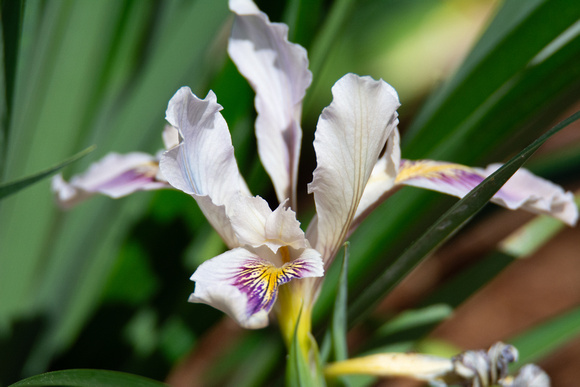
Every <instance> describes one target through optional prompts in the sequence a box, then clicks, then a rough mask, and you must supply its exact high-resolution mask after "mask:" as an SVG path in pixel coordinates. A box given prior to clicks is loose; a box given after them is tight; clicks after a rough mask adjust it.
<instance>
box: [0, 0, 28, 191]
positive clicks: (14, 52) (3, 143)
mask: <svg viewBox="0 0 580 387" xmlns="http://www.w3.org/2000/svg"><path fill="white" fill-rule="evenodd" d="M0 7H1V10H0V25H1V26H2V28H1V30H2V31H1V35H0V50H1V54H0V57H1V58H2V63H1V65H2V73H1V75H0V90H1V91H0V93H1V95H2V96H3V97H4V98H3V99H2V102H1V106H0V181H2V180H3V179H2V177H3V175H4V166H5V165H6V164H5V162H6V151H7V146H8V138H9V134H10V133H9V130H10V121H11V119H12V108H13V103H14V84H15V80H16V64H17V62H18V49H19V43H20V31H21V28H22V15H23V9H24V2H23V1H16V0H12V1H11V0H5V1H2V2H1V4H0Z"/></svg>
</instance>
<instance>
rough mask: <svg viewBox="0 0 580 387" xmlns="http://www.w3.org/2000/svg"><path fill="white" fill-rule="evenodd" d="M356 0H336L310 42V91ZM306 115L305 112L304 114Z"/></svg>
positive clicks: (314, 86) (305, 103)
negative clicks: (311, 78)
mask: <svg viewBox="0 0 580 387" xmlns="http://www.w3.org/2000/svg"><path fill="white" fill-rule="evenodd" d="M355 2H356V0H337V1H335V2H334V4H333V5H332V8H331V10H330V13H329V15H328V17H327V18H326V20H325V22H324V24H323V26H322V27H321V29H320V31H319V33H318V35H317V37H316V39H315V40H314V41H313V42H312V47H311V49H310V52H309V58H310V66H309V68H310V71H312V74H313V80H312V85H311V86H310V87H311V89H315V88H316V82H317V79H318V78H319V75H320V72H321V71H322V67H323V66H324V61H325V60H326V59H327V57H328V52H329V51H330V49H331V48H332V45H333V43H334V42H335V41H336V36H337V35H338V34H339V33H340V31H341V28H342V26H343V25H344V23H345V21H346V20H348V17H349V15H350V12H351V10H352V8H353V7H354V4H355ZM312 94H313V93H312V90H311V92H309V93H308V94H307V95H306V99H305V101H304V106H305V107H308V106H310V105H311V104H310V103H309V98H310V96H311V95H312ZM305 114H306V112H305Z"/></svg>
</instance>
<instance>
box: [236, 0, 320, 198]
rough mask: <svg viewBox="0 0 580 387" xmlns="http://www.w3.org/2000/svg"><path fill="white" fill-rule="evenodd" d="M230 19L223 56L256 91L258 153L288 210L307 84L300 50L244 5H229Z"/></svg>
mask: <svg viewBox="0 0 580 387" xmlns="http://www.w3.org/2000/svg"><path fill="white" fill-rule="evenodd" d="M230 9H231V10H232V11H233V12H235V14H236V19H235V22H234V26H233V29H232V35H231V38H230V41H229V46H228V53H229V55H230V57H231V58H232V60H233V61H234V63H235V64H236V66H237V67H238V70H239V71H240V73H241V74H242V75H243V76H244V77H245V78H246V79H247V80H248V81H249V82H250V84H251V85H252V88H253V89H254V91H255V92H256V100H255V105H256V111H257V112H258V118H257V119H256V137H257V139H258V152H259V154H260V159H261V160H262V164H263V165H264V168H265V169H266V172H268V174H269V175H270V178H271V179H272V182H273V184H274V188H275V190H276V195H277V197H278V200H279V202H280V203H282V202H283V201H284V200H286V199H290V200H291V203H290V204H291V205H292V207H294V204H295V203H294V202H293V201H294V196H295V191H296V179H297V169H298V157H299V154H300V142H301V140H302V130H301V128H300V117H301V114H302V99H303V98H304V94H305V92H306V89H307V88H308V86H309V85H310V82H311V81H312V74H311V73H310V71H308V58H307V55H306V50H305V49H304V48H303V47H301V46H299V45H297V44H292V43H290V42H289V41H288V27H287V26H286V25H285V24H281V23H271V22H270V21H269V19H268V16H267V15H266V14H265V13H263V12H261V11H260V10H259V9H258V7H256V5H255V4H254V3H253V2H252V1H250V0H230Z"/></svg>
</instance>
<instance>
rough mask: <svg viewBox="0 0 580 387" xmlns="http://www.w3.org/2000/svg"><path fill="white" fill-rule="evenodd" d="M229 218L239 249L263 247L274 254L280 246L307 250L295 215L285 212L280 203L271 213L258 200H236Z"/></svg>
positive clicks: (252, 198)
mask: <svg viewBox="0 0 580 387" xmlns="http://www.w3.org/2000/svg"><path fill="white" fill-rule="evenodd" d="M229 216H230V219H231V222H232V227H233V228H234V232H235V233H236V236H237V237H238V240H239V242H240V244H241V245H249V246H252V247H259V246H262V245H265V246H268V248H270V249H271V250H272V251H273V252H274V253H275V252H277V251H278V249H279V248H280V247H282V246H289V247H292V248H294V249H303V248H306V247H308V246H307V244H308V243H307V241H306V238H305V236H304V232H303V231H302V229H301V228H300V222H298V220H296V213H295V212H294V211H292V210H291V209H289V208H285V206H284V203H282V204H280V205H279V206H278V208H277V209H276V210H275V211H272V210H271V209H270V207H269V206H268V203H267V202H266V201H265V200H264V199H262V198H261V197H259V196H257V197H248V196H240V197H239V198H237V199H236V201H235V202H234V203H232V206H231V212H230V214H229Z"/></svg>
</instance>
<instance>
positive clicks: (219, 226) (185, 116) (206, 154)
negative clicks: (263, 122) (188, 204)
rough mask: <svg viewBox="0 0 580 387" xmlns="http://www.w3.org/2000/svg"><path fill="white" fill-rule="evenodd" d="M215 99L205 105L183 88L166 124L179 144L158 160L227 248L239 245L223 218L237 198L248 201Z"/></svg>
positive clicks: (173, 100)
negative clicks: (228, 206)
mask: <svg viewBox="0 0 580 387" xmlns="http://www.w3.org/2000/svg"><path fill="white" fill-rule="evenodd" d="M221 109H222V107H221V106H220V105H219V104H218V103H217V100H216V96H215V94H214V93H213V92H212V91H210V92H209V93H208V95H207V97H206V98H205V99H203V100H201V99H199V98H197V97H196V96H195V95H193V93H192V92H191V90H190V89H189V88H188V87H182V88H181V89H179V90H178V91H177V93H175V95H174V96H173V98H171V100H170V101H169V106H168V107H167V113H166V118H167V121H168V122H169V123H170V124H171V125H172V126H174V127H175V128H177V129H178V130H179V134H180V136H181V139H182V140H181V142H180V144H179V145H178V146H176V147H174V148H172V149H170V150H169V151H167V152H165V153H164V154H163V156H162V158H161V172H162V173H163V176H165V178H166V179H167V181H168V182H169V183H170V184H171V185H172V186H174V187H175V188H177V189H180V190H182V191H183V192H185V193H188V194H190V195H192V196H193V197H194V198H195V199H196V201H197V203H198V204H199V206H200V208H201V210H202V211H203V213H204V214H205V216H206V217H207V219H208V220H209V222H210V223H211V224H212V226H213V227H214V228H215V229H216V231H217V232H218V233H219V234H220V235H221V236H222V238H223V239H224V241H225V242H226V244H227V245H228V246H229V247H235V246H237V239H236V237H235V235H234V233H233V230H232V228H231V225H230V222H229V220H228V218H227V216H226V205H227V203H228V202H229V201H230V200H231V199H232V198H233V197H234V196H236V195H239V194H243V195H249V194H250V193H249V191H248V188H247V186H246V183H245V182H244V181H243V179H242V177H241V175H240V172H239V170H238V165H237V163H236V160H235V158H234V148H233V146H232V140H231V137H230V133H229V131H228V127H227V124H226V122H225V120H224V118H223V117H222V115H221V113H220V112H219V111H220V110H221Z"/></svg>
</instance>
